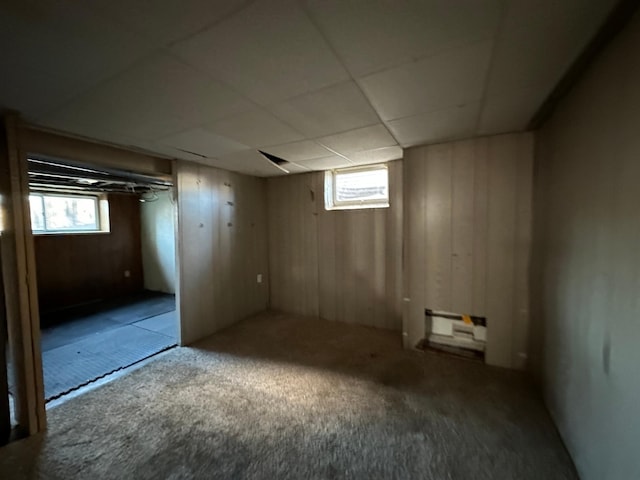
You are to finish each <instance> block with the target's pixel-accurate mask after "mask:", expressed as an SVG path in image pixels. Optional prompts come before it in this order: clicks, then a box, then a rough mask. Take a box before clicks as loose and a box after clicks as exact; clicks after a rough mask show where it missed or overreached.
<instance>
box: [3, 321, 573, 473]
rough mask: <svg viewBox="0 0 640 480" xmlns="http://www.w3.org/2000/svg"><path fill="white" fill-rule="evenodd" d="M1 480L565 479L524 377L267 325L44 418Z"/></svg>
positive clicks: (304, 324) (238, 332)
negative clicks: (42, 429) (44, 426)
mask: <svg viewBox="0 0 640 480" xmlns="http://www.w3.org/2000/svg"><path fill="white" fill-rule="evenodd" d="M49 425H50V430H49V432H48V433H47V434H45V435H42V436H38V437H34V438H30V439H28V440H25V441H21V442H16V443H13V444H11V445H9V446H7V447H5V448H2V449H0V478H2V479H3V480H10V479H17V478H52V479H53V478H55V479H71V478H82V479H101V478H110V479H111V478H113V479H127V478H132V479H133V478H135V479H146V478H149V479H151V478H153V479H164V478H171V479H178V478H234V479H235V478H238V479H240V478H264V479H271V478H273V479H276V478H278V479H282V478H295V479H298V478H299V479H316V478H327V479H329V478H366V479H373V478H407V479H418V478H425V479H465V480H466V479H492V480H493V479H499V480H507V479H519V480H523V479H536V480H537V479H544V480H552V479H567V478H568V479H575V478H577V476H576V474H575V471H574V468H573V465H572V463H571V460H570V459H569V457H568V455H567V454H566V452H565V450H564V447H563V445H562V442H561V441H560V439H559V437H558V435H557V433H556V431H555V429H554V426H553V424H552V423H551V420H550V418H549V416H548V414H547V412H546V411H545V409H544V407H543V405H542V403H541V401H540V400H539V398H538V396H537V395H536V394H535V392H534V391H533V390H532V389H531V388H530V386H529V384H528V382H527V380H526V377H525V376H523V375H521V374H519V373H515V372H510V371H506V370H502V369H496V368H489V367H486V366H484V365H480V364H476V363H472V362H469V361H465V360H457V359H450V358H447V357H442V356H437V355H433V354H420V353H417V352H407V351H403V350H402V349H401V348H400V338H399V335H398V334H397V333H393V332H386V331H379V330H375V329H369V328H363V327H355V326H348V325H344V324H339V323H333V322H321V321H315V320H307V319H300V318H294V317H291V316H284V315H278V314H263V315H260V316H258V317H255V318H252V319H249V320H246V321H244V322H241V323H239V324H237V325H235V326H234V327H232V328H230V329H228V330H226V331H224V332H221V333H219V334H217V335H214V336H213V337H211V338H209V339H208V340H206V341H205V342H202V343H201V344H199V345H197V348H181V349H176V350H173V351H171V352H169V353H167V354H165V355H164V356H162V357H161V358H159V359H158V360H156V361H154V362H152V363H150V364H149V365H147V366H145V367H143V368H141V369H139V370H136V371H134V372H132V373H131V374H129V375H126V376H124V377H122V378H120V379H117V380H115V381H114V382H112V383H109V384H107V385H105V386H103V387H101V388H98V389H96V390H93V391H91V392H88V393H87V394H85V395H83V396H80V397H78V398H74V399H71V400H69V401H68V402H66V403H64V404H62V405H60V406H58V407H56V408H53V409H51V410H50V411H49Z"/></svg>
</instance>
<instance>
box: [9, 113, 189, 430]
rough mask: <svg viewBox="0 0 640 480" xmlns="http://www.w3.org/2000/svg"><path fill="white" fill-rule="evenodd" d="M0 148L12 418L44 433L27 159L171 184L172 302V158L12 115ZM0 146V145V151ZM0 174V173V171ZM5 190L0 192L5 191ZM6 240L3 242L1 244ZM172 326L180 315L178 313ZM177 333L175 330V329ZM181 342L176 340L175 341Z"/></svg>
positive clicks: (44, 411)
mask: <svg viewBox="0 0 640 480" xmlns="http://www.w3.org/2000/svg"><path fill="white" fill-rule="evenodd" d="M4 127H5V132H6V145H5V146H6V148H5V149H4V150H5V151H4V152H0V162H2V163H4V165H2V166H3V167H5V168H4V169H5V170H6V171H8V172H9V180H8V181H5V182H4V183H5V185H4V188H3V185H2V182H1V181H0V208H2V210H1V212H2V217H4V220H3V222H4V224H5V225H4V227H3V228H4V232H3V237H4V238H3V247H4V246H5V244H7V245H8V246H9V247H10V248H9V249H7V248H3V249H2V255H3V271H2V275H3V278H4V283H5V285H4V286H5V297H6V302H7V320H8V322H7V323H8V332H9V339H10V340H9V344H10V346H11V354H12V363H13V365H14V370H15V371H14V376H15V380H16V390H17V391H16V417H17V421H18V424H19V428H20V431H19V432H18V435H19V436H28V435H33V434H35V433H38V432H41V431H44V430H46V427H47V420H46V409H45V398H44V380H43V373H42V352H41V347H40V314H39V308H38V286H37V276H36V275H37V273H36V259H35V249H34V240H33V233H32V231H31V224H30V208H29V172H28V157H29V155H43V156H47V157H50V158H60V159H67V160H75V161H79V162H84V163H90V164H94V165H96V166H102V167H107V168H108V167H111V168H122V169H126V170H129V171H135V172H139V173H147V174H160V175H163V176H166V177H167V178H169V179H172V180H173V181H174V195H176V202H175V207H174V208H175V212H176V213H175V216H174V219H175V222H174V225H175V227H174V228H175V237H176V299H177V301H178V302H179V294H178V292H179V291H180V275H179V272H180V255H179V252H180V251H181V249H180V246H179V244H178V241H179V235H178V222H179V219H178V218H177V217H178V215H177V212H178V205H177V190H176V189H177V185H176V182H175V180H176V170H177V168H176V162H177V161H176V160H172V159H166V158H159V157H155V156H153V155H148V154H146V153H141V152H136V151H130V150H123V149H120V148H117V147H115V146H112V145H108V144H102V143H98V142H93V141H88V140H84V139H80V138H73V137H69V136H66V135H61V134H58V133H55V132H51V131H47V130H42V129H39V128H37V127H33V126H30V125H28V124H25V123H23V122H21V120H20V118H19V116H18V115H17V114H14V113H12V114H8V115H6V116H5V118H4ZM0 148H1V147H0ZM0 170H1V169H0ZM5 190H6V191H5ZM2 217H0V218H2ZM5 239H6V241H5ZM178 322H179V325H178V326H180V324H181V316H180V314H179V313H178ZM180 330H181V329H180V328H179V331H180ZM178 342H179V344H182V342H181V338H180V336H179V338H178Z"/></svg>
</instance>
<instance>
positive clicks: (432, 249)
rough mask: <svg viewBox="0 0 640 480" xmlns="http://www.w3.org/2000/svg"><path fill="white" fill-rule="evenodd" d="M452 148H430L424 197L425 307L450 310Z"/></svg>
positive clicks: (442, 146)
mask: <svg viewBox="0 0 640 480" xmlns="http://www.w3.org/2000/svg"><path fill="white" fill-rule="evenodd" d="M452 153H453V152H452V145H451V144H443V145H434V146H431V147H428V148H427V152H426V154H427V156H426V162H427V165H426V172H425V176H426V178H425V183H424V189H425V190H424V193H425V195H426V209H425V213H426V224H425V242H424V248H425V250H426V252H425V253H426V270H425V275H426V279H425V282H426V298H425V301H426V304H425V305H424V306H425V307H429V308H433V309H436V310H451V253H452V252H451V248H452V235H451V222H452V219H451V201H452V185H451V183H452V174H453V162H452V158H453V157H452Z"/></svg>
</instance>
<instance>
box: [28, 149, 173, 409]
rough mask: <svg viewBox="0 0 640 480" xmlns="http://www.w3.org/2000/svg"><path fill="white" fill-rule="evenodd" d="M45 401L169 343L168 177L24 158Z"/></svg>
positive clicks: (170, 219)
mask: <svg viewBox="0 0 640 480" xmlns="http://www.w3.org/2000/svg"><path fill="white" fill-rule="evenodd" d="M28 166H29V169H28V171H29V191H30V196H29V206H30V214H31V228H32V232H33V235H34V250H35V259H36V271H37V285H38V303H39V308H40V327H41V347H42V363H43V374H44V387H45V400H46V401H47V402H50V401H52V400H55V399H58V398H61V397H62V396H64V395H66V394H68V393H71V392H73V391H76V390H78V389H79V388H81V387H84V386H86V385H89V384H91V383H92V382H95V381H96V380H98V379H101V378H103V377H105V376H107V375H109V374H112V373H114V372H117V371H119V370H122V369H124V368H127V367H129V366H131V365H134V364H136V363H138V362H141V361H143V360H145V359H148V358H149V357H151V356H153V355H156V354H158V353H160V352H162V351H165V350H167V349H169V348H172V347H174V346H175V345H177V343H178V341H179V333H178V332H179V316H178V313H177V312H178V311H179V309H178V308H176V307H177V306H176V295H175V293H176V248H175V218H176V208H175V200H174V195H173V185H172V182H171V178H167V177H160V176H150V175H146V174H145V175H143V174H139V173H135V172H129V171H123V170H114V169H110V168H103V167H99V166H96V165H87V164H81V163H77V162H71V161H62V160H58V159H55V160H53V159H49V158H41V157H34V156H32V157H30V158H29V159H28Z"/></svg>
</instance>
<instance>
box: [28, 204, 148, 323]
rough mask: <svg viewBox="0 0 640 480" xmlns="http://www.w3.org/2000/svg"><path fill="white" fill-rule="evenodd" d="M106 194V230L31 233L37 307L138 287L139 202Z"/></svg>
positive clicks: (64, 304) (112, 294)
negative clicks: (126, 271) (74, 233)
mask: <svg viewBox="0 0 640 480" xmlns="http://www.w3.org/2000/svg"><path fill="white" fill-rule="evenodd" d="M108 199H109V222H110V226H111V231H110V232H109V233H95V234H77V235H73V234H65V235H49V234H47V235H34V241H35V253H36V268H37V278H38V299H39V304H40V311H41V312H47V311H51V310H56V309H59V308H64V307H68V306H71V305H77V304H81V303H85V302H90V301H93V300H98V299H102V298H111V297H116V296H120V295H127V294H131V293H134V292H137V291H140V290H142V260H141V246H140V202H139V201H138V197H136V196H134V195H119V194H117V195H116V194H111V195H109V197H108ZM125 270H129V272H130V274H131V276H130V277H128V278H127V277H125V276H124V272H125Z"/></svg>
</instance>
